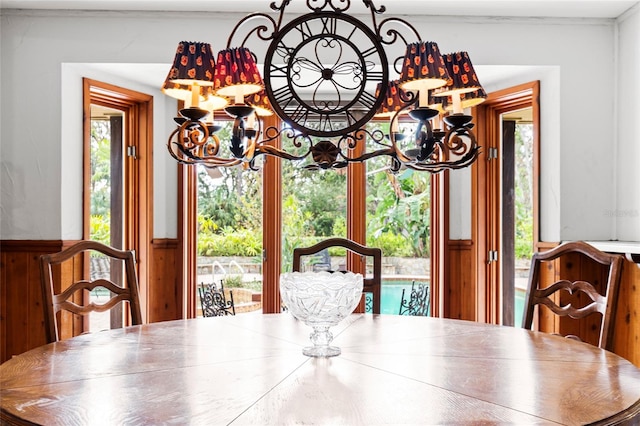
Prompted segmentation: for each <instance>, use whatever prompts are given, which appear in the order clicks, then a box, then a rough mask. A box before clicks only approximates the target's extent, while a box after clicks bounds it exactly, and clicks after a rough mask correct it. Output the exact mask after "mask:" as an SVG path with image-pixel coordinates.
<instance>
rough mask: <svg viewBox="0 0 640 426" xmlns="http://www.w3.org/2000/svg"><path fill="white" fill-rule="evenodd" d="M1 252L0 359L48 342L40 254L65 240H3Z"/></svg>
mask: <svg viewBox="0 0 640 426" xmlns="http://www.w3.org/2000/svg"><path fill="white" fill-rule="evenodd" d="M1 246H2V250H1V252H0V253H1V254H0V362H4V361H6V360H7V359H9V358H11V357H12V356H13V355H17V354H20V353H22V352H25V351H28V350H29V349H33V348H35V347H38V346H41V345H43V344H45V343H46V341H47V340H46V337H45V332H44V311H43V308H42V290H41V284H40V266H39V261H40V260H39V259H40V255H43V254H47V253H55V252H58V251H60V250H62V248H63V247H64V246H65V245H64V244H63V242H62V241H2V243H1Z"/></svg>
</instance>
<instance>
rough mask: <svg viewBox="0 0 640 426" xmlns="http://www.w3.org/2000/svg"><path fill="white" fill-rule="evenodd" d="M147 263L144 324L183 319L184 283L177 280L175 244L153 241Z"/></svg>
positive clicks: (172, 241) (176, 242)
mask: <svg viewBox="0 0 640 426" xmlns="http://www.w3.org/2000/svg"><path fill="white" fill-rule="evenodd" d="M150 259H151V265H149V287H148V299H147V321H146V322H159V321H170V320H175V319H181V318H185V314H184V312H185V310H184V307H185V303H184V299H185V297H184V294H185V288H184V286H183V282H184V280H183V279H182V277H180V276H178V273H179V272H178V271H179V270H180V269H179V268H178V262H179V259H178V240H176V239H154V240H152V241H151V255H150Z"/></svg>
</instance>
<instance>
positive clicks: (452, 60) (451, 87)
mask: <svg viewBox="0 0 640 426" xmlns="http://www.w3.org/2000/svg"><path fill="white" fill-rule="evenodd" d="M443 58H444V62H445V65H446V67H447V71H448V72H449V76H450V79H449V81H448V82H447V85H446V86H444V87H442V88H440V89H438V90H436V91H435V93H434V96H436V97H440V96H450V97H451V101H452V102H451V108H452V109H453V110H454V112H461V111H457V109H460V108H465V107H468V106H473V105H477V104H479V103H480V102H482V101H484V99H485V98H486V97H487V95H486V93H485V92H484V90H483V89H482V85H481V84H480V81H478V76H477V75H476V72H475V70H474V69H473V64H472V63H471V59H469V54H468V53H467V52H455V53H448V54H446V55H443ZM470 93H476V95H472V96H467V94H470ZM458 99H460V100H461V101H462V99H466V100H467V102H466V103H465V106H463V105H460V106H459V107H458V106H457V102H458ZM472 100H473V101H472ZM474 102H475V103H474Z"/></svg>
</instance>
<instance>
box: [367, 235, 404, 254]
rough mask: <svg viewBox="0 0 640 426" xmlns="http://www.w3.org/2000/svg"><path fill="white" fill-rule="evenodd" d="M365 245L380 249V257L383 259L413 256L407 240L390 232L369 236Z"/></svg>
mask: <svg viewBox="0 0 640 426" xmlns="http://www.w3.org/2000/svg"><path fill="white" fill-rule="evenodd" d="M367 245H368V246H371V247H378V248H380V249H381V250H382V255H383V256H385V257H413V256H414V253H413V248H412V247H411V243H410V242H409V241H407V238H406V237H405V236H403V235H398V234H394V233H392V232H382V233H380V235H378V236H374V235H369V237H367Z"/></svg>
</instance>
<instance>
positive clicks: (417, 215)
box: [91, 121, 533, 268]
mask: <svg viewBox="0 0 640 426" xmlns="http://www.w3.org/2000/svg"><path fill="white" fill-rule="evenodd" d="M381 130H383V131H386V130H387V129H385V128H384V125H383V126H382V128H381ZM229 132H230V125H227V126H226V127H224V128H223V129H222V130H221V131H220V132H219V134H218V135H219V137H220V139H221V140H223V141H224V140H228V139H229ZM531 132H532V129H531V126H519V132H517V135H516V144H517V146H516V161H517V164H516V170H517V175H516V194H515V196H516V258H523V259H525V258H530V256H531V254H532V232H533V230H532V220H531V206H532V200H531V197H532V190H531V188H532V176H531V170H532V168H531V165H532V155H533V152H532V148H531V140H532V135H531ZM109 143H110V142H109V123H108V121H92V127H91V146H92V150H91V176H92V178H91V238H92V239H94V240H97V241H101V242H104V243H107V244H108V243H109V226H110V225H109V223H110V222H109V221H110V184H111V176H110V170H109V169H110V161H109V152H110V146H109ZM285 143H286V142H285ZM385 161H386V160H377V159H376V160H373V161H368V162H367V167H368V172H367V198H366V203H367V245H369V246H373V247H380V248H381V249H382V251H383V253H384V255H385V256H399V257H428V256H429V255H430V251H429V237H430V230H429V222H430V216H429V215H430V195H429V193H430V190H429V182H430V175H429V174H428V173H420V172H414V171H412V170H401V171H400V172H399V173H397V174H394V173H391V172H390V171H389V170H388V169H387V168H386V167H385V166H386V164H385ZM216 173H217V175H216ZM346 179H347V177H346V173H345V172H343V171H335V170H329V171H323V170H307V169H303V168H300V167H299V165H297V164H295V163H293V162H290V161H284V162H283V177H282V182H283V201H282V209H283V213H282V217H283V248H282V255H283V268H287V267H290V262H291V253H292V252H293V248H295V247H298V246H308V245H311V244H313V243H315V242H317V241H319V240H321V239H324V238H327V237H330V236H342V237H345V236H346V235H347V218H346V210H347V207H346V205H347V187H346V186H347V185H346ZM198 180H199V185H198V191H199V193H198V225H199V230H198V231H199V232H198V254H199V255H201V256H247V257H255V258H256V259H258V260H259V259H260V256H261V254H262V229H261V223H262V175H261V173H260V172H259V171H252V170H245V169H243V168H241V167H234V168H220V169H217V170H211V169H206V168H204V167H199V168H198Z"/></svg>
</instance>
